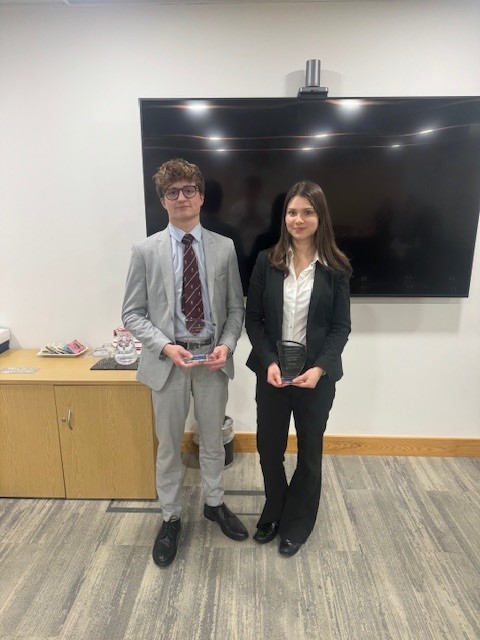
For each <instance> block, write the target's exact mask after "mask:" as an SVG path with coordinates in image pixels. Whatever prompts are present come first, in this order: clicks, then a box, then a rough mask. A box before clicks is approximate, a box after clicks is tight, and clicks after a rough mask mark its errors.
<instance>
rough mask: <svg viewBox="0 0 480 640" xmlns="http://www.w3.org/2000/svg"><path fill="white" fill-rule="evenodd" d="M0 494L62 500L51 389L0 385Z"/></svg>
mask: <svg viewBox="0 0 480 640" xmlns="http://www.w3.org/2000/svg"><path fill="white" fill-rule="evenodd" d="M0 495H2V496H24V497H39V498H47V497H48V498H64V497H65V485H64V482H63V471H62V456H61V454H60V443H59V439H58V429H57V414H56V411H55V398H54V393H53V387H52V386H48V385H22V386H20V385H0Z"/></svg>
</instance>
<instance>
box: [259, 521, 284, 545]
mask: <svg viewBox="0 0 480 640" xmlns="http://www.w3.org/2000/svg"><path fill="white" fill-rule="evenodd" d="M277 533H278V522H267V523H266V524H261V525H260V526H259V527H258V529H257V532H256V533H255V535H254V536H253V539H254V540H255V542H259V543H260V544H266V543H267V542H271V541H272V540H273V539H274V538H275V536H276V535H277Z"/></svg>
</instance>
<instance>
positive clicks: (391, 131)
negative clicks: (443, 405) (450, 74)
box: [140, 97, 480, 297]
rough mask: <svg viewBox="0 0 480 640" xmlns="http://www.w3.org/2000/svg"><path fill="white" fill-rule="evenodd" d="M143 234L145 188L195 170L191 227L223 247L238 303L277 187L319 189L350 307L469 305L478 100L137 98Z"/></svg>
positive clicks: (275, 212) (153, 228)
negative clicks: (227, 241) (161, 169)
mask: <svg viewBox="0 0 480 640" xmlns="http://www.w3.org/2000/svg"><path fill="white" fill-rule="evenodd" d="M140 110H141V127H142V150H143V169H144V184H145V204H146V225H147V234H148V235H151V234H153V233H156V232H157V231H159V230H161V229H163V228H165V227H166V225H167V223H168V219H167V215H166V212H165V211H164V210H163V208H162V207H161V205H160V202H159V200H158V197H157V195H156V192H155V188H154V184H153V180H152V176H153V175H154V173H155V171H156V169H157V167H158V166H159V165H161V164H162V163H163V162H165V161H166V160H169V159H171V158H175V157H183V158H185V159H186V160H188V161H189V162H194V163H195V164H198V166H199V167H200V169H201V171H202V173H203V175H204V176H205V180H206V191H205V203H204V206H203V208H202V223H203V224H204V226H205V227H207V228H208V229H212V230H214V231H217V232H219V233H222V234H224V235H227V236H230V237H231V238H232V239H233V241H234V243H235V246H236V249H237V254H238V257H239V263H240V271H241V275H242V281H243V284H244V289H245V291H246V290H247V287H248V280H249V276H250V273H251V269H252V267H253V264H254V263H255V259H256V256H257V254H258V252H259V251H260V250H261V249H265V248H268V247H270V246H272V245H273V244H274V243H275V242H276V240H277V238H278V233H279V225H280V220H281V215H282V205H283V201H284V199H285V194H286V192H287V191H288V189H289V188H290V186H291V185H292V184H293V183H295V182H296V181H298V180H302V179H306V180H313V181H315V182H317V183H318V184H320V186H321V187H322V188H323V190H324V192H325V194H326V197H327V200H328V203H329V207H330V210H331V215H332V220H333V224H334V228H335V232H336V238H337V242H338V245H339V247H340V248H341V249H342V250H343V251H344V252H345V253H346V254H347V255H348V256H349V258H350V260H351V262H352V267H353V276H352V280H351V292H352V295H357V296H449V297H466V296H468V293H469V286H470V277H471V270H472V262H473V255H474V248H475V238H476V232H477V226H478V217H479V208H480V98H479V97H446V98H431V97H429V98H355V99H353V98H327V99H297V98H252V99H250V98H238V99H237V98H216V99H205V100H200V99H191V100H189V99H158V100H157V99H145V100H140Z"/></svg>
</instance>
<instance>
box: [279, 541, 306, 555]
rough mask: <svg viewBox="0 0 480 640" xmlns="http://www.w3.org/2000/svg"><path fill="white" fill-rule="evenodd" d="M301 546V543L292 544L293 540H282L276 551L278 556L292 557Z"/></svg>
mask: <svg viewBox="0 0 480 640" xmlns="http://www.w3.org/2000/svg"><path fill="white" fill-rule="evenodd" d="M301 546H302V543H301V542H293V540H289V539H288V538H282V539H281V540H280V544H279V545H278V550H279V552H280V555H282V556H288V557H290V556H294V555H295V554H296V553H297V551H298V550H299V549H300V547H301Z"/></svg>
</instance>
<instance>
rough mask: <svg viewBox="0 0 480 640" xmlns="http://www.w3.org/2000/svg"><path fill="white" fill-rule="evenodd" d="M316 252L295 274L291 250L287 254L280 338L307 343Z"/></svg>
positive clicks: (316, 258) (316, 259)
mask: <svg viewBox="0 0 480 640" xmlns="http://www.w3.org/2000/svg"><path fill="white" fill-rule="evenodd" d="M317 261H318V254H317V253H316V254H315V257H314V259H313V260H312V262H311V263H310V264H309V265H308V266H307V267H306V268H305V269H304V270H303V271H302V272H301V273H300V275H299V276H298V278H297V276H296V274H295V265H294V263H293V251H292V250H291V249H289V251H288V254H287V262H288V276H287V277H286V278H285V280H284V281H283V325H282V339H283V340H294V341H295V342H301V343H302V344H304V345H306V344H307V319H308V308H309V306H310V298H311V296H312V289H313V281H314V279H315V267H316V264H317Z"/></svg>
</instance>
